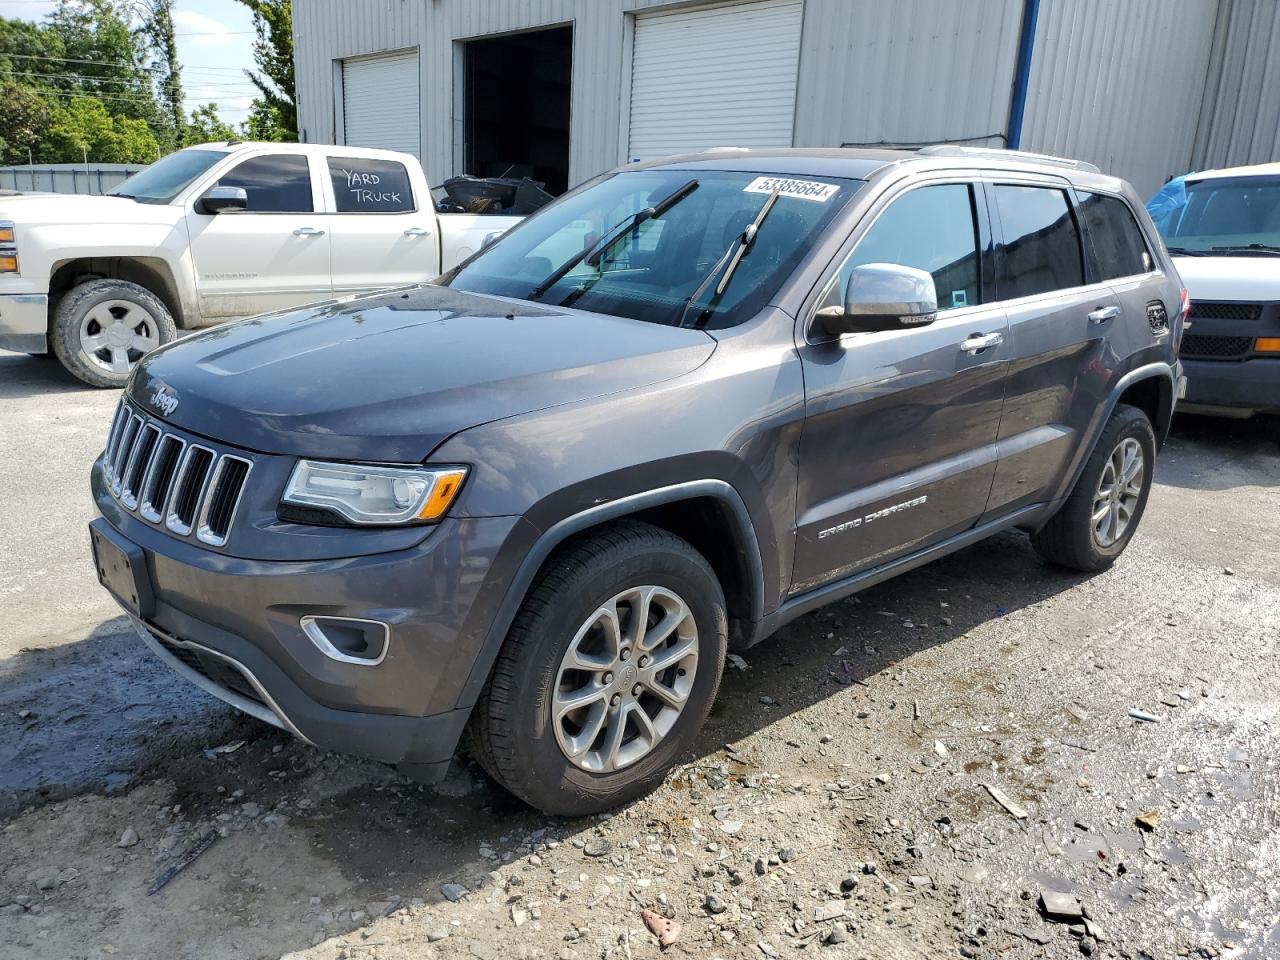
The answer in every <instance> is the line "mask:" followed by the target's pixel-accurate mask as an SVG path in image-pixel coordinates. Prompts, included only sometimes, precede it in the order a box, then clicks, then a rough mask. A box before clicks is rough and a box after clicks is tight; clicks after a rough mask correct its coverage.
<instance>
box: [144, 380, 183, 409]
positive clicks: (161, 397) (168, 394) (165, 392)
mask: <svg viewBox="0 0 1280 960" xmlns="http://www.w3.org/2000/svg"><path fill="white" fill-rule="evenodd" d="M148 402H150V404H151V406H153V407H155V408H156V412H157V413H159V414H161V415H162V416H166V417H167V416H169V415H171V414H172V413H173V411H175V410H177V409H178V392H177V391H176V390H174V389H173V387H171V386H169V385H167V384H164V383H157V384H156V385H155V387H154V388H153V389H152V391H151V397H150V398H149V401H148Z"/></svg>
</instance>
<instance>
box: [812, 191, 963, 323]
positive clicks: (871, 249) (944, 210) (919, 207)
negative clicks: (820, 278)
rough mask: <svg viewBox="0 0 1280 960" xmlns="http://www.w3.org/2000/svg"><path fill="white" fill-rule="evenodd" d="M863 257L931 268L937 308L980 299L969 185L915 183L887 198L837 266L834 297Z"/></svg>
mask: <svg viewBox="0 0 1280 960" xmlns="http://www.w3.org/2000/svg"><path fill="white" fill-rule="evenodd" d="M867 263H897V264H901V265H902V266H904V267H916V268H917V269H920V270H928V271H929V272H930V273H931V274H933V283H934V286H935V287H936V288H937V291H938V309H940V310H951V309H955V308H957V307H965V306H970V305H972V304H975V303H981V302H982V295H981V293H982V292H981V288H980V285H979V276H980V271H979V269H978V231H977V221H976V219H975V216H974V204H973V190H972V188H971V187H970V186H968V185H967V184H963V183H949V184H940V185H938V186H936V187H919V188H917V189H915V190H912V191H910V192H909V193H905V194H903V195H902V196H901V197H899V198H898V199H896V200H894V201H893V202H892V203H891V204H889V206H888V208H887V209H885V211H884V212H883V213H881V214H880V217H879V218H878V219H877V220H876V222H875V223H873V224H872V225H871V229H870V230H868V231H867V232H866V234H865V235H864V236H863V237H862V239H861V240H859V241H858V246H857V247H856V248H854V251H853V253H852V255H851V256H850V257H849V259H848V260H847V261H846V262H845V265H844V267H842V268H841V270H840V283H839V285H838V287H837V288H836V291H835V294H834V295H835V298H836V301H837V302H839V301H840V300H842V299H843V297H844V290H845V288H846V287H847V286H848V283H849V271H850V270H851V269H852V268H853V267H859V266H862V265H863V264H867Z"/></svg>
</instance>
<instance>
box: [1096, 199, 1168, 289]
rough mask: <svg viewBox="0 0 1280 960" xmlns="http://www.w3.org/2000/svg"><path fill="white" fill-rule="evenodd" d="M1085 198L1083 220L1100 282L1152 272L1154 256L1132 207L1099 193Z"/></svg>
mask: <svg viewBox="0 0 1280 960" xmlns="http://www.w3.org/2000/svg"><path fill="white" fill-rule="evenodd" d="M1083 196H1084V200H1083V202H1082V203H1081V204H1080V219H1081V220H1082V221H1083V222H1084V230H1085V233H1087V234H1088V235H1089V246H1090V248H1091V249H1092V252H1093V260H1094V266H1095V268H1096V269H1097V273H1098V279H1099V280H1114V279H1115V278H1116V277H1132V276H1133V275H1134V274H1137V273H1147V272H1148V271H1149V270H1151V265H1152V261H1151V255H1150V254H1149V253H1148V252H1147V244H1146V241H1145V240H1143V239H1142V231H1141V230H1140V229H1139V228H1138V224H1137V222H1136V221H1135V220H1134V219H1133V213H1132V212H1131V211H1130V210H1129V205H1128V204H1127V203H1125V202H1124V201H1123V200H1121V199H1120V198H1119V197H1107V196H1103V195H1102V194H1100V193H1086V194H1084V195H1083Z"/></svg>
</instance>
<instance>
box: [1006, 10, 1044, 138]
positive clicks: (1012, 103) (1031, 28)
mask: <svg viewBox="0 0 1280 960" xmlns="http://www.w3.org/2000/svg"><path fill="white" fill-rule="evenodd" d="M1039 18H1040V0H1023V2H1022V33H1021V35H1020V36H1019V37H1018V66H1017V69H1016V70H1015V72H1014V75H1013V95H1012V96H1011V97H1010V99H1009V135H1008V136H1007V137H1006V138H1005V146H1007V147H1008V148H1009V149H1010V150H1017V149H1018V148H1019V147H1020V146H1022V118H1023V115H1024V114H1025V113H1026V110H1027V88H1028V86H1030V83H1031V54H1032V52H1033V51H1034V50H1035V46H1036V21H1037V20H1038V19H1039Z"/></svg>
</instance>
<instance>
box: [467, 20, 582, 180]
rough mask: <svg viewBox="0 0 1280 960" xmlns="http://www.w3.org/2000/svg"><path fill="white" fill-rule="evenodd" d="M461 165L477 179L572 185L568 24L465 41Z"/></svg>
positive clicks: (571, 44)
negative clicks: (464, 109)
mask: <svg viewBox="0 0 1280 960" xmlns="http://www.w3.org/2000/svg"><path fill="white" fill-rule="evenodd" d="M464 48H465V49H464V52H463V71H464V76H465V89H466V112H465V117H466V122H465V133H464V142H465V150H464V163H465V169H466V172H467V173H470V174H472V175H473V176H477V177H516V178H519V177H529V178H531V179H533V180H536V181H540V182H542V183H544V184H545V188H546V190H547V191H548V192H549V193H553V194H560V193H564V191H565V190H567V189H568V188H569V91H570V84H571V81H572V78H573V27H571V26H564V27H551V28H548V29H545V30H532V31H528V32H525V33H510V34H503V35H502V36H496V37H482V38H480V39H478V40H468V41H466V42H465V44H464Z"/></svg>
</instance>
